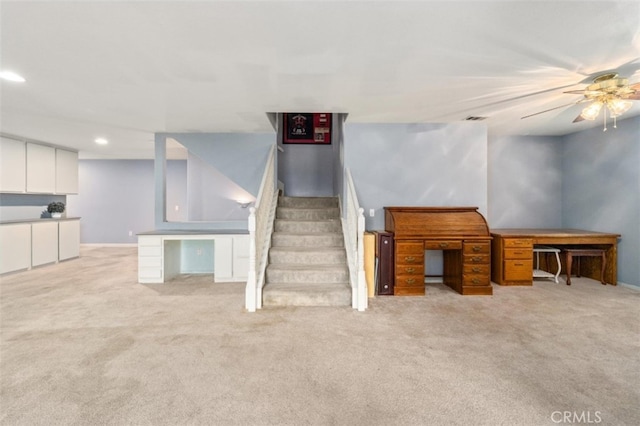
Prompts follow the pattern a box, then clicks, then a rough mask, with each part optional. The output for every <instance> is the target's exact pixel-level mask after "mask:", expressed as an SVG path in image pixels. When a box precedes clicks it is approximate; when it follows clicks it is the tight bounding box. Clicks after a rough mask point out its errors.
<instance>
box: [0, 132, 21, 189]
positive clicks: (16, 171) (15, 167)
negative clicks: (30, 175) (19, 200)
mask: <svg viewBox="0 0 640 426" xmlns="http://www.w3.org/2000/svg"><path fill="white" fill-rule="evenodd" d="M26 177H27V162H26V153H25V143H24V142H22V141H16V140H13V139H6V138H0V192H24V191H25V188H26V187H27V184H26Z"/></svg>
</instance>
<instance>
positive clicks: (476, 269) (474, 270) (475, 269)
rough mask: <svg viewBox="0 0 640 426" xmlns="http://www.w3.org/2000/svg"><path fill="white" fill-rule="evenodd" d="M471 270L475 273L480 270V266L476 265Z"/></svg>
mask: <svg viewBox="0 0 640 426" xmlns="http://www.w3.org/2000/svg"><path fill="white" fill-rule="evenodd" d="M471 270H472V271H473V272H476V273H478V272H480V268H477V267H474V268H471Z"/></svg>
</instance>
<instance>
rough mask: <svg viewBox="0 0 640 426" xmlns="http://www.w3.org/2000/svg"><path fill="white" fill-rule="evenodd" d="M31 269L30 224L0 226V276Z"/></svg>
mask: <svg viewBox="0 0 640 426" xmlns="http://www.w3.org/2000/svg"><path fill="white" fill-rule="evenodd" d="M30 267H31V224H30V223H12V224H3V225H0V274H4V273H6V272H13V271H19V270H21V269H29V268H30Z"/></svg>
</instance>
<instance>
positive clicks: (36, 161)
mask: <svg viewBox="0 0 640 426" xmlns="http://www.w3.org/2000/svg"><path fill="white" fill-rule="evenodd" d="M0 192H14V193H28V194H77V193H78V153H77V152H75V151H69V150H66V149H60V148H54V147H51V146H46V145H40V144H37V143H32V142H23V141H18V140H14V139H8V138H0Z"/></svg>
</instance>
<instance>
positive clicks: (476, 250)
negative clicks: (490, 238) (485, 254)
mask: <svg viewBox="0 0 640 426" xmlns="http://www.w3.org/2000/svg"><path fill="white" fill-rule="evenodd" d="M480 250H482V247H480V246H473V251H475V252H476V253H477V252H479V251H480Z"/></svg>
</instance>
